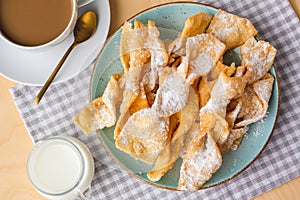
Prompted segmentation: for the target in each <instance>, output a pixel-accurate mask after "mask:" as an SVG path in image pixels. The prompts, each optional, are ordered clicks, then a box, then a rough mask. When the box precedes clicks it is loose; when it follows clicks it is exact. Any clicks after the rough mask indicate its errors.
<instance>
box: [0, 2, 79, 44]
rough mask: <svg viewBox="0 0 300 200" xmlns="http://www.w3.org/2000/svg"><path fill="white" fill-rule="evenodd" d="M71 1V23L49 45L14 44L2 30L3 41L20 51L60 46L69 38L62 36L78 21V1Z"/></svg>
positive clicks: (0, 32)
mask: <svg viewBox="0 0 300 200" xmlns="http://www.w3.org/2000/svg"><path fill="white" fill-rule="evenodd" d="M70 1H71V3H72V15H71V18H70V20H69V23H68V25H67V26H66V27H65V29H64V30H63V31H62V32H61V33H60V34H59V35H58V36H56V37H55V38H54V39H53V40H51V41H49V42H47V43H44V44H40V45H33V46H26V45H22V44H18V43H15V42H13V41H12V40H10V39H9V38H8V37H6V36H5V34H3V32H2V31H1V30H0V38H1V39H3V40H4V41H5V42H6V43H8V44H9V45H12V46H14V47H17V48H20V49H25V50H33V49H41V48H44V47H49V46H51V45H55V44H56V43H57V44H58V43H60V42H62V41H63V40H65V39H66V38H67V36H66V38H64V39H61V38H62V36H64V35H65V34H67V32H68V31H69V29H70V28H71V27H72V24H73V23H74V21H75V23H76V21H77V11H76V10H77V9H78V6H77V0H70ZM75 23H74V24H75ZM72 31H73V30H71V31H70V33H69V34H71V33H72ZM69 34H67V35H69ZM59 40H62V41H60V42H59Z"/></svg>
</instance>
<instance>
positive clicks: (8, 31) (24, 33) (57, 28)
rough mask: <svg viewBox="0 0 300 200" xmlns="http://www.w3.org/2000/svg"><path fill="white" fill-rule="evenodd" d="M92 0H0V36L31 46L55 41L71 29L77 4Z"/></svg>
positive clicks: (15, 42)
mask: <svg viewBox="0 0 300 200" xmlns="http://www.w3.org/2000/svg"><path fill="white" fill-rule="evenodd" d="M89 2H91V0H88V1H87V0H78V2H77V0H9V1H8V0H0V31H1V33H0V37H2V38H3V39H4V40H6V41H7V42H9V43H10V44H13V45H14V46H18V47H22V48H26V49H33V48H38V47H42V46H49V45H55V44H58V43H59V42H61V41H63V40H64V39H65V38H66V37H67V36H68V35H69V34H70V33H71V32H72V30H73V28H74V26H75V23H76V19H77V8H78V7H80V6H82V5H85V4H87V3H89Z"/></svg>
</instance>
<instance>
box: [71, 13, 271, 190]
mask: <svg viewBox="0 0 300 200" xmlns="http://www.w3.org/2000/svg"><path fill="white" fill-rule="evenodd" d="M256 34H257V30H256V29H255V28H254V26H253V25H252V24H251V22H250V21H249V20H248V19H245V18H241V17H238V16H236V15H233V14H230V13H227V12H225V11H223V10H219V11H218V12H217V14H216V15H215V16H214V17H213V16H211V15H209V14H207V13H199V14H196V15H194V16H191V17H189V18H188V19H187V20H186V21H185V25H184V28H183V30H182V32H181V33H180V34H179V35H178V37H177V38H176V39H175V40H174V41H172V42H171V43H169V44H168V46H167V45H165V43H164V41H162V40H161V39H160V32H159V30H158V28H157V27H156V26H155V24H154V22H153V21H151V20H149V21H148V24H142V23H141V22H139V21H134V24H132V23H129V22H126V23H125V24H124V26H123V31H122V35H121V41H120V60H121V62H122V65H123V67H124V72H123V73H122V74H113V75H111V78H110V81H109V82H108V85H107V87H106V89H105V91H104V93H103V95H102V96H101V97H98V98H97V99H95V100H93V101H92V102H91V103H90V104H89V105H87V106H86V107H85V108H83V109H82V111H81V112H80V113H79V114H78V115H77V116H76V117H75V119H74V122H75V123H76V124H77V125H78V126H79V127H80V128H81V129H82V130H83V131H84V132H85V133H86V134H88V133H90V132H93V131H95V130H97V129H102V128H104V127H110V126H113V125H116V127H115V131H114V139H115V146H116V147H117V148H118V149H120V150H122V151H124V152H126V153H128V154H130V155H131V156H133V157H135V158H137V159H139V160H141V161H143V162H145V163H148V164H153V169H152V170H151V171H149V172H148V173H147V176H148V178H149V179H150V180H152V181H159V180H160V179H161V177H162V176H164V174H165V173H166V172H167V171H168V170H169V169H171V168H172V166H173V165H174V163H175V161H176V160H177V159H178V158H179V157H182V159H183V161H182V166H181V169H180V178H179V182H178V189H179V190H189V191H192V190H197V189H199V188H200V187H201V186H202V185H203V184H204V183H205V182H206V181H207V180H209V179H210V178H211V176H212V175H213V174H214V173H215V172H216V171H217V170H218V168H219V167H220V166H221V164H222V154H223V153H225V152H226V151H228V150H235V149H237V148H238V146H239V144H240V142H241V140H242V138H243V135H244V134H245V133H246V132H247V130H248V126H249V125H250V124H251V123H254V122H257V121H258V120H260V119H262V118H263V117H264V116H265V115H266V112H267V109H268V101H269V99H270V96H271V93H272V88H273V81H274V78H273V76H272V75H271V74H269V73H268V71H269V69H270V68H271V66H272V64H273V62H274V58H275V55H276V49H275V48H274V47H273V46H272V45H270V44H269V43H268V42H265V41H261V40H260V41H257V40H256V39H255V38H254V36H255V35H256ZM236 47H240V52H241V57H242V62H241V64H240V66H235V63H232V64H231V65H230V66H226V65H224V64H223V62H222V61H223V55H224V53H225V51H226V50H229V49H232V48H236ZM117 109H119V111H120V116H119V117H118V119H117V115H116V113H117Z"/></svg>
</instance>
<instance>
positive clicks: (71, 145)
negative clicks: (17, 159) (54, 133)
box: [27, 136, 94, 199]
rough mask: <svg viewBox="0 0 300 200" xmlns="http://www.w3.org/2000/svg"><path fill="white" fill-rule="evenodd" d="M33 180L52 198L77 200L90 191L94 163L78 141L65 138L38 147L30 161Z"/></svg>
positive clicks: (28, 169)
mask: <svg viewBox="0 0 300 200" xmlns="http://www.w3.org/2000/svg"><path fill="white" fill-rule="evenodd" d="M27 172H28V176H29V179H30V180H31V182H32V184H33V186H34V187H35V189H37V191H38V192H39V193H40V194H42V195H43V196H45V197H46V198H49V199H74V198H75V197H76V196H77V195H79V193H83V192H84V191H85V190H87V189H88V188H89V185H90V183H91V181H92V177H93V174H94V162H93V159H92V157H91V154H90V152H89V151H88V149H87V148H86V147H85V146H84V145H83V144H82V143H81V142H80V141H79V140H77V139H74V138H71V137H66V136H61V137H54V138H50V139H48V140H45V141H42V142H40V143H38V144H36V145H35V146H34V148H33V149H32V152H31V153H30V156H29V158H28V161H27Z"/></svg>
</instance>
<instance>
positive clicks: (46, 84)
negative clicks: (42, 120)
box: [34, 42, 77, 104]
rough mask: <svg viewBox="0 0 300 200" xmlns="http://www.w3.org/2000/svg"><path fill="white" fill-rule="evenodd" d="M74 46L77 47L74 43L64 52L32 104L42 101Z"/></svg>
mask: <svg viewBox="0 0 300 200" xmlns="http://www.w3.org/2000/svg"><path fill="white" fill-rule="evenodd" d="M76 45H77V43H76V42H74V43H73V44H72V45H71V46H70V47H69V48H68V50H67V51H66V53H65V54H64V56H63V57H62V58H61V59H60V61H59V63H58V64H57V66H56V67H55V69H54V70H53V72H52V74H51V75H50V76H49V78H48V80H47V81H46V83H45V84H44V86H43V87H42V89H41V90H40V92H39V93H38V95H37V96H36V98H35V99H34V103H35V104H38V103H39V102H40V100H41V99H42V97H43V95H44V94H45V92H46V90H47V89H48V87H49V86H50V84H51V83H52V81H53V79H54V78H55V76H56V74H57V73H58V71H59V70H60V68H61V67H62V65H63V64H64V62H65V60H66V59H67V57H68V55H69V54H70V53H71V51H72V50H73V49H74V47H75V46H76Z"/></svg>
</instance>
